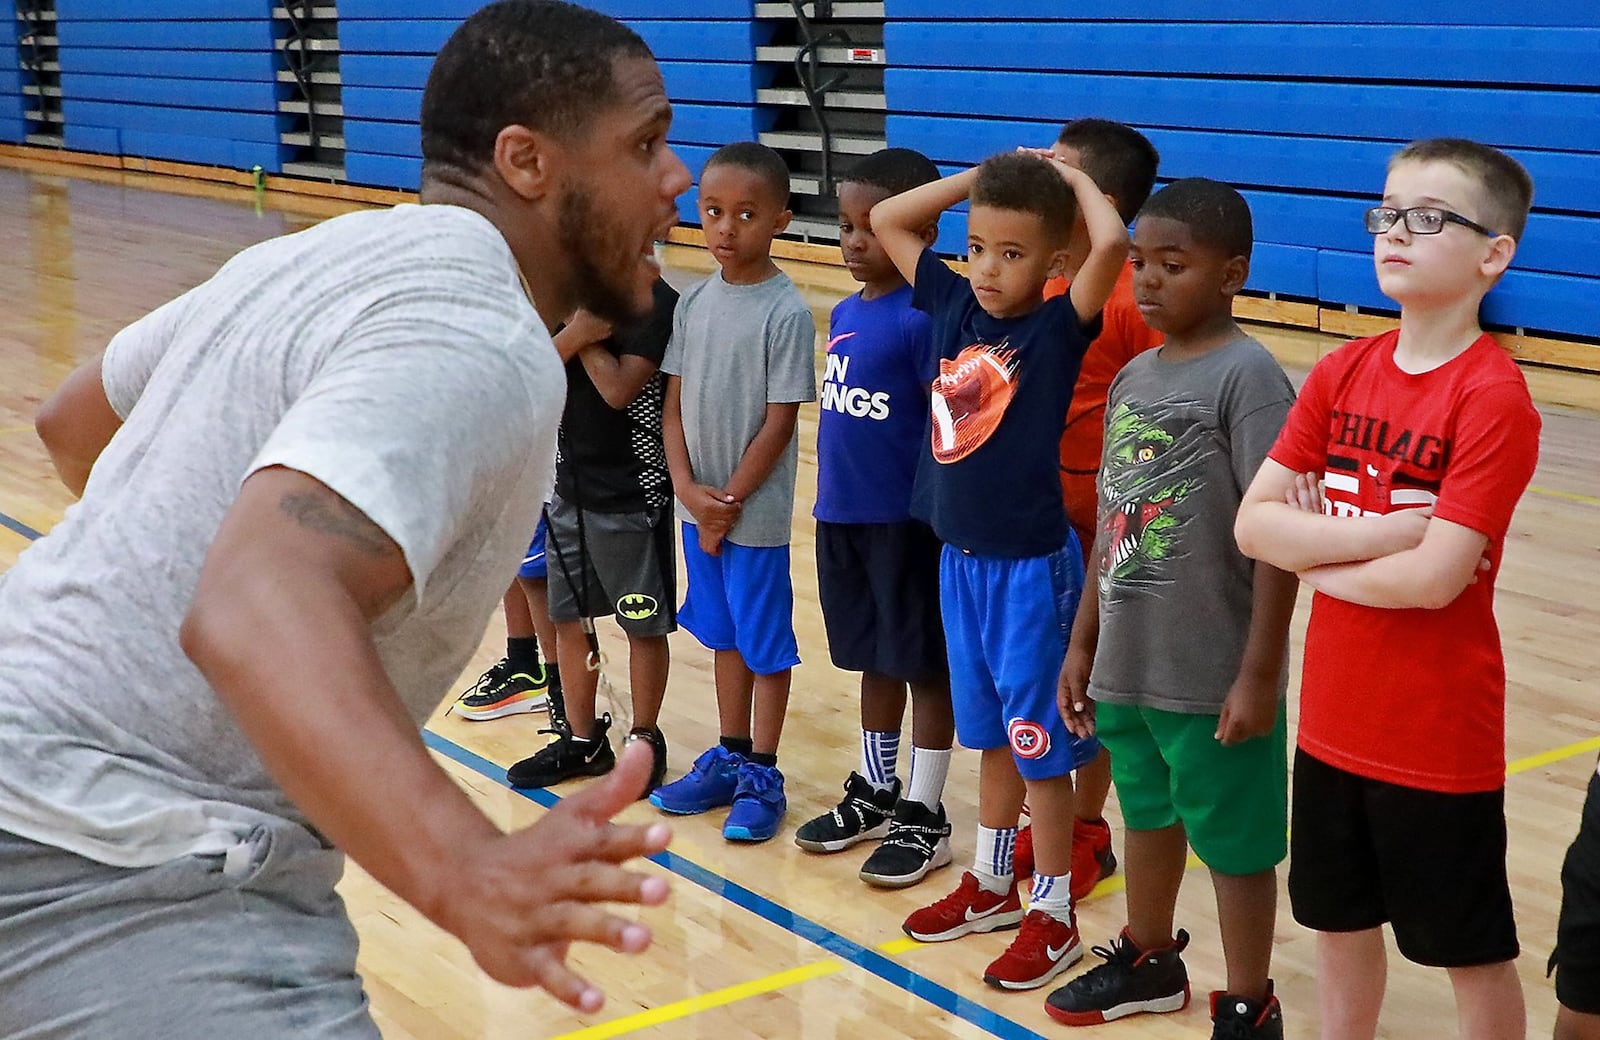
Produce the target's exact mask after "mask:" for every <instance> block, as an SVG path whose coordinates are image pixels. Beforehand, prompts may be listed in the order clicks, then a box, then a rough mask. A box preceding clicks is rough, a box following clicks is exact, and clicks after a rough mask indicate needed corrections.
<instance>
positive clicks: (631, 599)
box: [617, 592, 661, 621]
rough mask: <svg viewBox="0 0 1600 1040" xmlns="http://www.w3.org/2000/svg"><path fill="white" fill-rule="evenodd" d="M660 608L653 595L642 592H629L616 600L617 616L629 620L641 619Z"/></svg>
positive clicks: (651, 614)
mask: <svg viewBox="0 0 1600 1040" xmlns="http://www.w3.org/2000/svg"><path fill="white" fill-rule="evenodd" d="M660 609H661V604H659V603H657V602H656V600H655V597H654V596H646V595H645V594H644V593H642V592H630V593H628V594H627V595H626V596H623V597H622V598H621V599H619V600H617V616H618V617H625V618H627V619H628V620H629V621H643V620H644V619H645V618H647V617H651V616H653V615H654V614H655V612H656V611H658V610H660Z"/></svg>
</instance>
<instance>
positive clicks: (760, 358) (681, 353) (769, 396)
mask: <svg viewBox="0 0 1600 1040" xmlns="http://www.w3.org/2000/svg"><path fill="white" fill-rule="evenodd" d="M816 350H817V326H816V322H815V320H813V318H812V317H811V308H810V307H809V306H807V305H806V301H805V300H804V299H803V298H802V297H801V296H800V290H799V289H797V288H795V284H794V282H793V281H791V280H790V278H789V276H788V275H786V274H783V273H782V272H779V273H778V274H775V275H773V276H772V277H771V278H768V279H767V280H766V281H764V282H759V283H757V284H755V285H729V284H728V283H727V282H726V281H724V280H723V278H722V272H721V271H720V270H719V271H717V272H715V273H714V274H712V275H711V277H709V278H707V279H706V280H705V281H703V282H701V283H700V284H698V285H695V286H693V287H691V288H690V289H689V290H687V291H686V292H685V293H684V294H683V296H682V297H681V298H680V299H679V300H678V310H677V312H676V313H675V314H674V315H673V319H672V341H671V342H670V343H668V344H667V354H666V357H665V358H664V359H663V360H662V362H661V371H663V372H665V373H667V374H668V375H674V376H677V377H679V380H680V393H681V401H682V414H683V436H684V440H685V441H686V442H687V443H688V446H689V464H690V466H692V467H693V469H694V479H695V480H696V481H698V482H699V483H701V484H709V485H711V486H712V487H723V486H724V485H726V484H727V482H728V480H729V478H731V477H732V476H733V471H734V469H735V468H737V467H738V465H739V460H740V459H741V458H743V457H744V452H745V449H746V448H748V447H749V446H750V442H751V440H753V439H754V438H755V435H756V433H757V432H758V431H759V430H760V429H761V424H762V422H763V421H765V419H766V411H767V405H768V404H794V403H803V402H806V401H815V400H816V399H817V363H816ZM799 455H800V434H799V431H798V430H796V431H795V435H794V436H793V437H791V438H789V444H788V446H787V447H785V448H784V449H783V456H782V457H781V458H780V459H779V460H778V464H777V465H776V466H774V467H773V470H772V474H771V475H770V476H769V477H767V479H766V482H765V483H763V484H762V485H761V486H760V487H758V488H757V489H756V490H755V491H754V492H752V493H751V495H750V497H749V498H747V499H745V502H744V509H743V510H742V511H741V512H740V515H739V522H738V523H737V524H735V525H734V526H733V530H732V531H730V532H729V533H728V540H729V541H730V542H733V543H734V544H736V545H749V546H769V545H788V544H789V527H790V524H791V523H792V521H793V519H794V482H795V470H796V467H797V466H798V464H799ZM678 519H680V520H684V521H687V522H689V523H693V522H694V517H693V516H692V515H690V513H689V511H688V510H687V509H685V508H684V507H683V503H682V502H679V503H678Z"/></svg>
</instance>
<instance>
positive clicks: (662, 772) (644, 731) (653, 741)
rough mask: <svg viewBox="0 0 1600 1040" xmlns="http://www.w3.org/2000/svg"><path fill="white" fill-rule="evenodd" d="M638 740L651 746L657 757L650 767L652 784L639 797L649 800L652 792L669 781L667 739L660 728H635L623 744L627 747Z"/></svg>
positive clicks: (646, 785)
mask: <svg viewBox="0 0 1600 1040" xmlns="http://www.w3.org/2000/svg"><path fill="white" fill-rule="evenodd" d="M636 740H642V741H644V742H645V743H646V744H649V745H650V750H651V751H652V752H654V753H655V756H656V761H655V765H653V766H651V767H650V782H649V783H647V784H645V787H644V791H643V792H641V793H640V795H639V797H640V798H648V797H650V792H651V791H654V790H655V789H656V788H658V787H660V786H661V785H662V784H663V783H664V782H666V779H667V737H666V734H664V733H662V732H661V729H660V727H658V726H648V727H646V726H635V727H634V728H633V729H630V730H629V731H628V738H627V739H626V740H624V741H623V742H622V743H623V746H624V747H626V746H627V745H629V744H631V743H633V742H634V741H636Z"/></svg>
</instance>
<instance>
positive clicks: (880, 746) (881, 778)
mask: <svg viewBox="0 0 1600 1040" xmlns="http://www.w3.org/2000/svg"><path fill="white" fill-rule="evenodd" d="M899 762H900V731H899V730H897V729H896V730H871V729H864V730H862V731H861V775H862V776H863V777H864V778H866V781H867V783H869V784H871V785H872V786H873V787H875V788H877V789H878V790H880V791H887V790H889V788H891V787H893V786H894V769H895V766H896V765H898V764H899Z"/></svg>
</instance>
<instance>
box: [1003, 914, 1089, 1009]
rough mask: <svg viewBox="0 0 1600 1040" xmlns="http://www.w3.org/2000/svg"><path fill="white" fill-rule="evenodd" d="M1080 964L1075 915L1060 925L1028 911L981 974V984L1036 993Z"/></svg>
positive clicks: (1060, 922) (1081, 948) (1044, 915)
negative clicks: (1020, 926)
mask: <svg viewBox="0 0 1600 1040" xmlns="http://www.w3.org/2000/svg"><path fill="white" fill-rule="evenodd" d="M1081 960H1083V943H1082V942H1080V941H1079V940H1078V922H1077V918H1076V915H1074V916H1073V920H1071V921H1063V920H1061V919H1060V918H1056V917H1052V916H1050V915H1049V914H1047V913H1045V912H1044V911H1043V910H1029V911H1028V915H1027V916H1026V917H1024V918H1023V919H1022V931H1020V932H1018V933H1017V937H1016V938H1015V939H1013V940H1011V945H1010V946H1008V947H1007V948H1006V952H1005V953H1002V954H1001V955H1000V956H999V958H998V959H997V960H995V962H994V963H993V964H991V965H989V967H988V968H987V969H986V970H985V971H984V973H983V981H984V982H987V983H988V984H989V985H991V986H993V987H994V988H995V989H1038V988H1039V987H1040V986H1043V985H1044V984H1045V983H1047V982H1049V981H1050V980H1051V979H1053V978H1055V977H1056V976H1057V975H1060V974H1061V973H1062V972H1064V971H1066V970H1067V969H1068V968H1070V967H1072V966H1073V965H1074V964H1076V963H1078V962H1079V961H1081Z"/></svg>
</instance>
